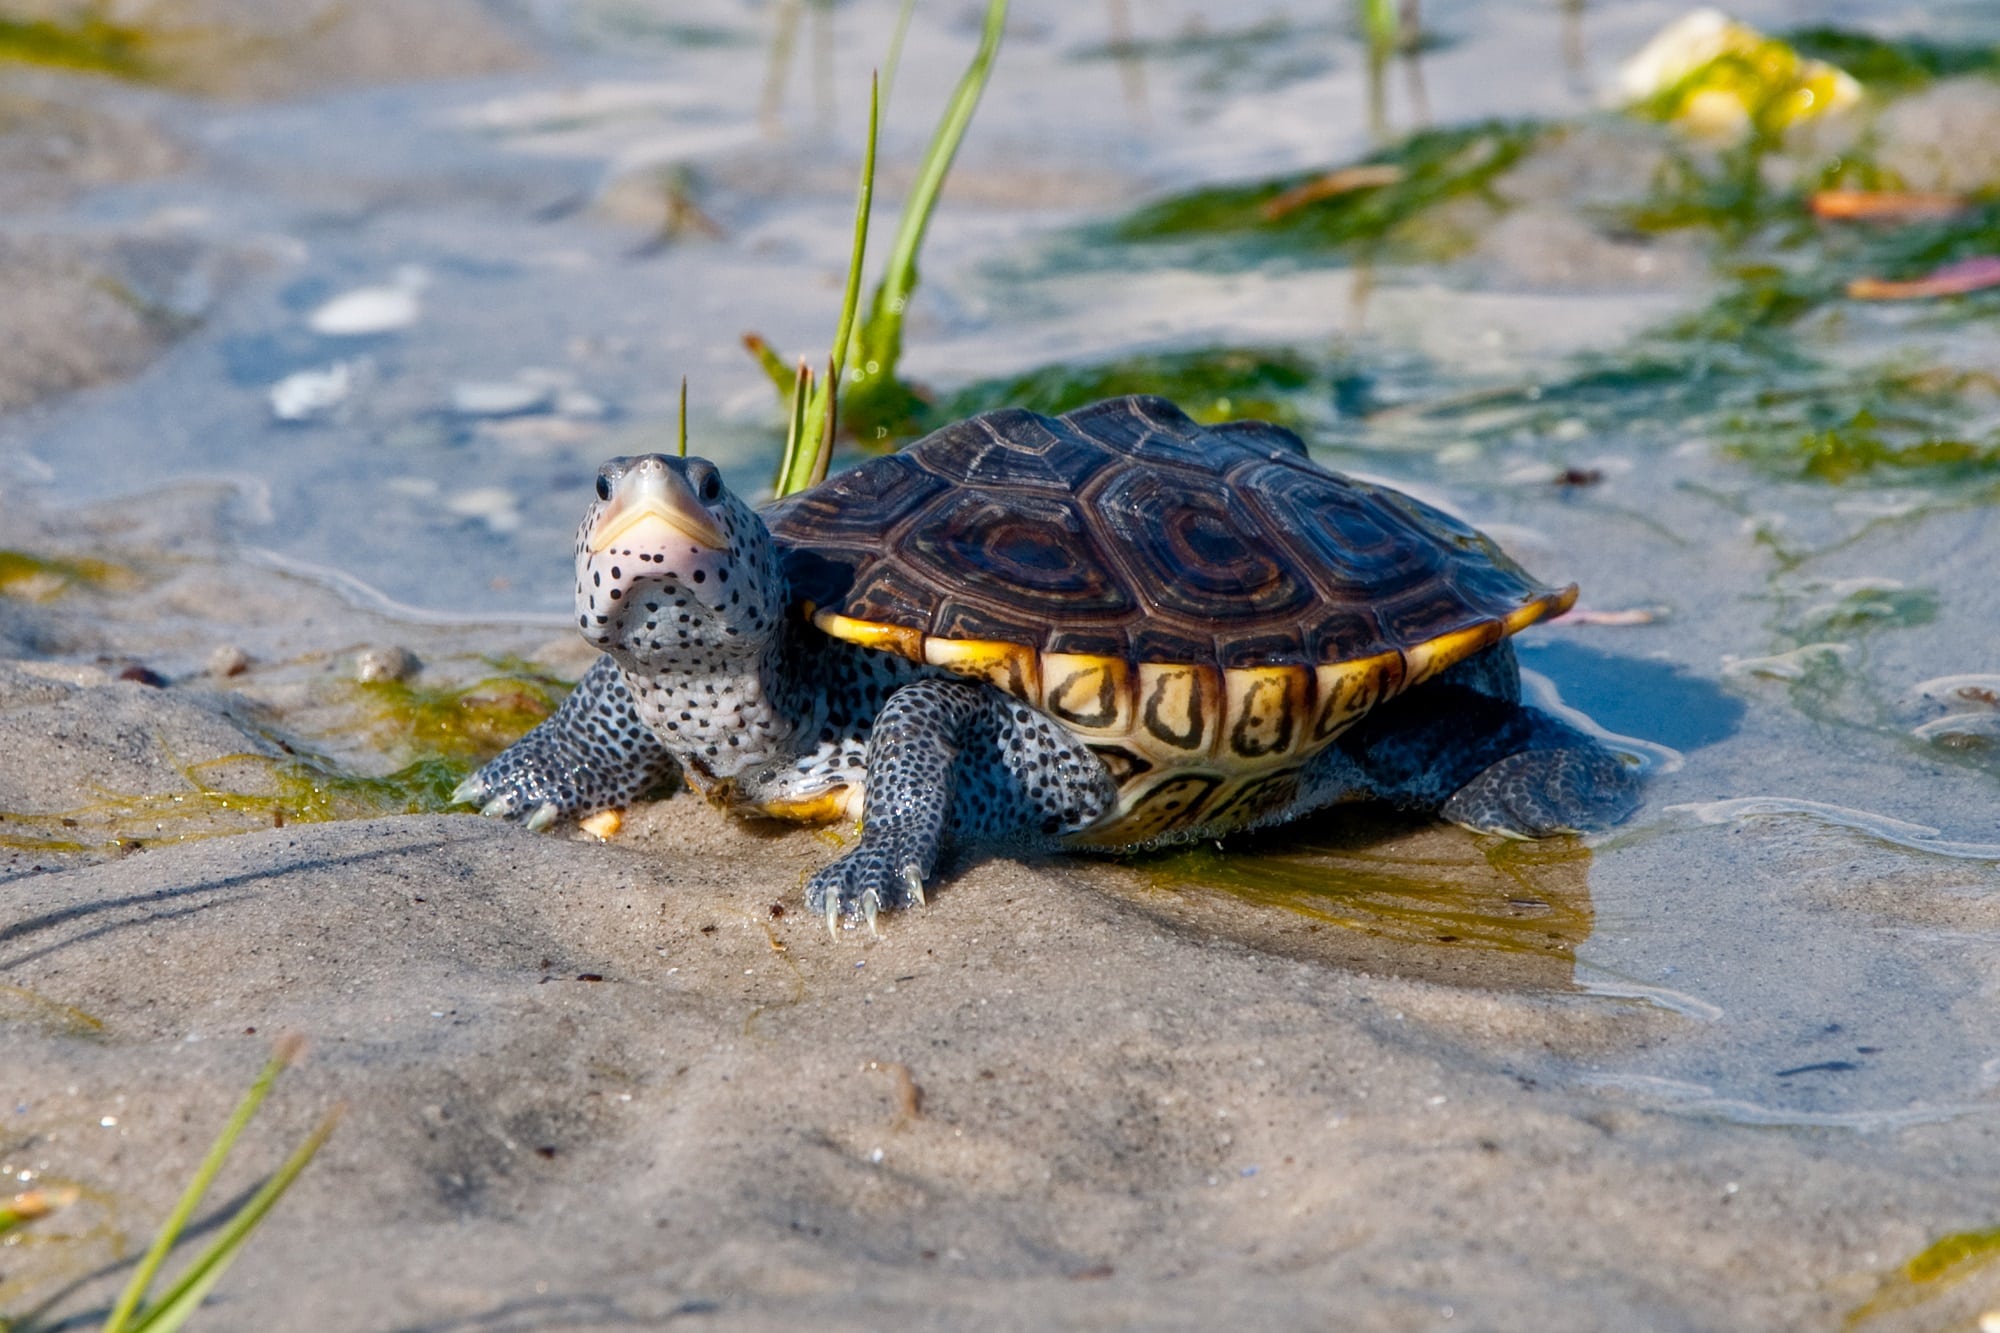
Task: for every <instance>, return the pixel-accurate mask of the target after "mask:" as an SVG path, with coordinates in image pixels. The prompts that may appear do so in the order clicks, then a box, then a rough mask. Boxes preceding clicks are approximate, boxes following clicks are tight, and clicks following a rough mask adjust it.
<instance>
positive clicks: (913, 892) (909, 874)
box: [903, 866, 930, 907]
mask: <svg viewBox="0 0 2000 1333" xmlns="http://www.w3.org/2000/svg"><path fill="white" fill-rule="evenodd" d="M903 887H904V888H905V889H907V890H909V894H910V901H911V902H913V903H915V904H916V905H917V906H919V907H928V906H930V903H929V902H928V901H926V899H925V898H924V876H923V872H922V871H920V870H918V869H917V868H916V867H915V866H904V867H903Z"/></svg>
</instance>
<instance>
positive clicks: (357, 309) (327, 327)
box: [306, 264, 430, 338]
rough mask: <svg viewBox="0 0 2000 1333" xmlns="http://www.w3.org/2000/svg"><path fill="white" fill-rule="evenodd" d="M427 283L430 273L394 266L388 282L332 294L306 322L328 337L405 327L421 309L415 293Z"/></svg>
mask: <svg viewBox="0 0 2000 1333" xmlns="http://www.w3.org/2000/svg"><path fill="white" fill-rule="evenodd" d="M429 285H430V275H429V274H427V273H425V272H424V271H423V270H422V269H420V268H418V267H416V266H415V265H409V264H406V265H404V266H403V267H402V268H400V269H398V270H396V276H395V279H394V280H393V281H392V282H391V283H390V284H388V285H387V286H382V287H357V288H355V289H354V290H353V291H351V292H343V293H342V294H341V295H339V296H336V297H334V298H333V299H332V300H331V301H328V302H327V303H326V304H325V305H323V306H321V307H320V308H319V309H317V310H315V311H313V312H312V314H311V315H309V316H307V317H306V326H307V327H308V328H310V329H311V330H312V331H313V332H314V333H319V334H324V335H325V336H327V337H330V338H356V337H363V336H366V335H368V334H371V333H394V332H395V331H396V330H398V329H407V328H408V327H410V325H412V324H414V323H416V322H417V316H418V315H420V314H422V313H423V306H422V303H421V302H419V301H418V299H417V297H418V294H419V293H420V292H422V291H423V289H424V288H425V287H427V286H429Z"/></svg>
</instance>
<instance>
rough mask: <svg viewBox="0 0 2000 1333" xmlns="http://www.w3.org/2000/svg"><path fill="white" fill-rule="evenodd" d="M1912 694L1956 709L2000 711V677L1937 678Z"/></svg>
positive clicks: (1919, 685)
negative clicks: (1968, 708) (1973, 708)
mask: <svg viewBox="0 0 2000 1333" xmlns="http://www.w3.org/2000/svg"><path fill="white" fill-rule="evenodd" d="M1910 692H1911V693H1912V694H1914V695H1916V696H1917V697H1918V698H1920V699H1934V700H1936V701H1937V702H1939V703H1942V704H1947V705H1952V706H1956V707H1965V706H1968V705H1969V706H1971V707H1975V708H1991V709H2000V676H1984V675H1973V676H1937V677H1934V678H1933V679H1931V680H1926V681H1923V682H1921V683H1919V684H1918V685H1917V686H1916V687H1915V688H1914V689H1912V690H1911V691H1910Z"/></svg>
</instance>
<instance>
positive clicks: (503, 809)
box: [479, 792, 514, 819]
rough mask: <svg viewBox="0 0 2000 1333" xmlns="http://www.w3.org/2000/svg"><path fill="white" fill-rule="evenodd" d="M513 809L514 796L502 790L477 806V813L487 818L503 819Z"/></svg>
mask: <svg viewBox="0 0 2000 1333" xmlns="http://www.w3.org/2000/svg"><path fill="white" fill-rule="evenodd" d="M513 811H514V798H513V796H512V795H511V794H509V793H506V792H503V793H501V794H500V795H498V796H495V797H494V798H493V799H492V800H490V801H488V802H487V803H486V804H485V805H482V806H480V807H479V813H480V814H481V815H483V816H485V817H486V818H488V819H505V818H506V817H507V816H508V815H510V814H512V813H513Z"/></svg>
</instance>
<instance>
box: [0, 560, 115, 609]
mask: <svg viewBox="0 0 2000 1333" xmlns="http://www.w3.org/2000/svg"><path fill="white" fill-rule="evenodd" d="M130 578H131V571H129V570H127V569H125V568H124V567H123V566H120V565H114V564H112V563H111V562H109V561H106V560H94V559H90V558H87V557H80V558H77V559H73V560H72V559H61V558H58V557H54V556H40V555H31V554H29V553H28V552H26V551H8V550H0V597H17V598H21V599H23V600H26V601H31V602H46V601H50V600H53V599H54V598H57V597H60V596H62V595H63V594H64V593H66V592H68V591H70V590H71V589H72V588H75V587H78V586H87V587H91V586H103V585H106V584H116V583H123V582H126V581H129V580H130Z"/></svg>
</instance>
